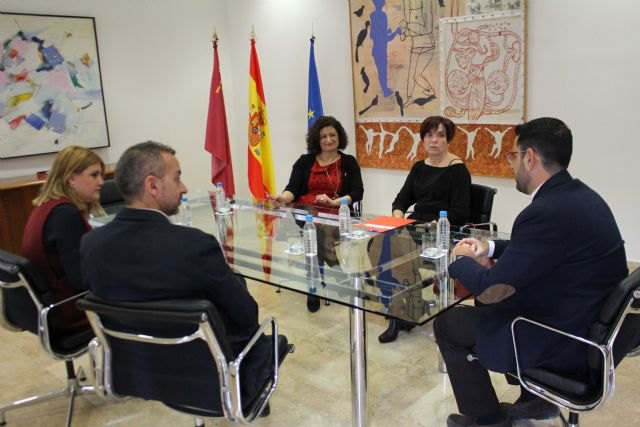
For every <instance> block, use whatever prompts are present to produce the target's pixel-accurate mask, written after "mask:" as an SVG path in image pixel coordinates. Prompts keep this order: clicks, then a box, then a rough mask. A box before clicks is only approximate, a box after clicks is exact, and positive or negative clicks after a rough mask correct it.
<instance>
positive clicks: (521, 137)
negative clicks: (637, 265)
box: [434, 118, 628, 427]
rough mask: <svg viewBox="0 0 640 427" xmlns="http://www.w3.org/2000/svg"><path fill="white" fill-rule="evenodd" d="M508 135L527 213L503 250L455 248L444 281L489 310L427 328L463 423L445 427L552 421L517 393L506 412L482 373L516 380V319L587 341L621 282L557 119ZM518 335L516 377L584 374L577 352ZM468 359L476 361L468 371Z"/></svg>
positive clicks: (610, 240) (603, 218)
mask: <svg viewBox="0 0 640 427" xmlns="http://www.w3.org/2000/svg"><path fill="white" fill-rule="evenodd" d="M515 132H516V136H517V140H516V151H511V152H508V153H506V155H507V159H508V160H509V162H510V164H511V167H512V169H513V171H514V174H515V179H516V188H517V189H518V190H519V191H521V192H523V193H525V194H529V195H530V196H531V203H530V204H529V205H528V206H527V207H526V208H525V209H524V210H523V211H522V212H521V213H520V214H519V215H518V217H517V218H516V220H515V222H514V224H513V229H512V232H511V239H510V240H509V241H495V242H485V243H483V242H480V241H478V240H476V239H472V238H469V239H463V240H462V241H461V242H460V243H459V244H458V245H457V246H456V247H455V248H454V250H453V252H452V254H453V256H457V257H458V258H457V259H456V261H454V262H453V263H452V264H451V265H450V266H449V272H450V274H451V277H453V278H455V279H459V280H460V281H461V282H462V283H464V285H465V287H466V288H467V289H469V291H471V292H472V293H473V294H474V295H476V296H478V298H479V300H480V301H483V299H484V300H485V301H487V300H488V301H489V302H493V303H492V304H488V305H485V306H478V307H470V306H460V307H454V308H453V309H451V310H449V311H447V312H445V313H443V314H442V316H440V317H438V318H437V319H436V321H435V323H434V332H435V336H436V341H437V343H438V346H439V347H440V351H441V353H442V356H443V358H444V361H445V363H446V366H447V371H448V374H449V379H450V381H451V385H452V388H453V393H454V396H455V398H456V402H457V404H458V409H459V410H460V413H461V414H451V415H449V418H448V419H447V426H449V427H457V426H494V427H497V426H500V427H502V426H511V425H512V421H515V420H518V419H543V418H553V417H554V416H556V415H558V412H559V411H558V408H557V407H555V406H554V405H553V404H551V403H548V402H546V401H544V400H542V399H540V398H538V397H535V396H533V395H532V394H530V393H528V392H526V391H525V390H524V389H522V390H521V396H520V398H519V399H518V400H517V401H516V402H515V403H514V404H508V403H502V404H500V403H499V402H498V398H497V396H496V393H495V390H494V389H493V386H492V384H491V379H490V377H489V372H488V371H489V370H491V371H494V372H503V373H504V372H512V371H515V370H516V364H515V355H514V350H513V342H512V338H511V330H510V326H511V321H512V320H513V319H514V318H516V317H517V316H524V317H527V318H530V319H533V320H536V321H539V322H542V323H545V324H547V325H549V326H553V327H555V328H558V329H560V330H563V331H566V332H568V333H570V334H575V335H579V336H586V335H587V332H588V329H589V327H590V326H591V325H592V324H593V322H594V320H595V317H596V315H597V313H598V312H599V308H600V306H601V305H602V303H603V301H604V300H605V298H606V297H607V296H608V295H609V294H610V292H611V291H612V290H613V289H614V288H615V286H616V285H617V284H618V282H619V281H620V280H622V279H623V278H624V277H625V276H626V275H627V274H628V270H627V264H626V255H625V250H624V241H623V240H622V237H621V236H620V231H619V230H618V226H617V225H616V222H615V219H614V217H613V214H612V212H611V210H610V209H609V206H608V205H607V204H606V202H605V201H604V200H603V199H602V198H601V197H600V196H599V195H598V194H597V193H596V192H595V191H593V190H592V189H591V188H589V187H588V186H587V185H585V184H584V183H582V182H581V181H580V180H578V179H574V178H572V177H571V175H570V174H569V172H568V171H567V167H568V166H569V161H570V160H571V153H572V135H571V130H570V129H569V128H568V127H567V126H566V125H565V124H564V123H563V122H562V121H560V120H558V119H554V118H540V119H536V120H532V121H530V122H528V123H525V124H521V125H518V126H516V128H515ZM484 255H488V256H489V257H492V258H495V259H497V260H498V262H497V263H496V264H495V266H493V267H491V268H487V267H484V266H482V265H480V264H479V263H478V262H476V261H475V259H474V258H475V257H478V256H484ZM496 295H499V296H500V298H499V299H498V298H495V296H496ZM492 299H493V301H491V300H492ZM520 329H521V330H520V331H519V334H518V337H519V338H518V341H519V342H520V343H521V345H520V347H521V351H519V353H521V355H520V358H521V360H520V366H521V368H528V367H536V366H539V367H546V368H550V369H553V370H556V371H560V372H573V373H581V372H586V370H587V359H586V357H584V347H582V346H581V344H579V343H577V342H575V341H574V342H568V341H567V340H563V339H562V338H560V337H559V336H558V335H550V334H549V332H546V331H545V330H543V329H540V328H532V327H523V328H520ZM470 354H473V355H475V356H476V357H477V359H474V360H472V361H469V360H468V358H467V357H468V355H470Z"/></svg>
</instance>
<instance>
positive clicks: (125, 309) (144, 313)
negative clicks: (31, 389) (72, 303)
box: [77, 293, 294, 426]
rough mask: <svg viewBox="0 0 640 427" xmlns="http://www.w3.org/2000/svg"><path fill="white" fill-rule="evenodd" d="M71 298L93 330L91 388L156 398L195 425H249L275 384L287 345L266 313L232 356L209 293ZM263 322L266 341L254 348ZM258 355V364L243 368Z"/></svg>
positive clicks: (109, 393) (290, 349) (289, 349)
mask: <svg viewBox="0 0 640 427" xmlns="http://www.w3.org/2000/svg"><path fill="white" fill-rule="evenodd" d="M77 305H78V308H80V309H82V310H85V312H86V314H87V317H88V318H89V321H90V322H91V325H92V327H93V329H94V331H95V333H96V339H95V340H93V341H92V343H91V345H90V356H91V359H92V362H93V364H94V366H95V367H96V389H97V392H98V394H100V395H102V396H134V397H139V398H143V399H147V400H155V401H159V402H162V403H163V404H165V405H166V406H168V407H170V408H172V409H174V410H177V411H180V412H184V413H187V414H190V415H193V416H194V417H195V423H196V426H203V425H204V421H203V418H209V417H225V418H226V419H227V420H229V421H230V422H232V423H243V424H248V423H250V422H252V421H253V420H254V419H255V418H256V417H258V416H260V415H261V414H262V412H263V411H264V409H265V407H267V404H268V401H269V398H270V397H271V395H272V394H273V392H274V391H275V389H276V385H277V382H278V367H279V365H280V364H281V363H282V361H283V360H284V358H285V357H286V355H287V353H289V352H293V350H294V346H293V345H290V344H288V343H287V341H286V338H285V337H283V336H278V324H277V322H276V319H275V318H273V317H268V318H267V319H266V320H264V321H263V323H262V324H261V325H260V327H259V328H258V330H257V331H256V332H255V334H254V335H253V337H252V339H251V340H250V341H249V343H248V344H247V345H246V347H245V348H244V349H243V350H242V352H241V353H240V354H238V356H236V357H235V358H234V355H233V352H232V350H231V345H230V343H229V341H228V339H227V337H226V332H225V330H224V324H223V323H222V321H221V320H220V315H219V313H218V311H217V309H216V307H215V306H214V305H213V304H212V303H211V302H210V301H208V300H199V299H185V300H162V301H150V302H116V301H106V300H103V299H100V298H98V297H96V296H95V295H93V294H91V293H89V294H87V295H86V296H85V297H84V298H82V299H80V300H79V301H78V303H77ZM269 326H271V332H272V336H271V341H270V344H268V345H266V346H264V347H262V348H263V350H255V352H254V351H253V350H254V349H259V346H256V343H257V342H258V340H261V339H264V340H266V339H267V338H268V337H266V336H264V335H263V332H264V331H265V330H266V329H267V328H268V327H269ZM265 349H267V350H268V353H267V352H266V351H265ZM256 352H257V354H256ZM141 360H143V362H141ZM258 360H260V361H261V362H260V363H262V365H260V366H261V368H260V369H254V370H250V369H251V366H252V365H251V363H254V362H255V361H258ZM243 362H244V363H243ZM247 364H249V365H248V366H245V365H247ZM254 366H255V364H254ZM265 367H266V368H268V369H266V370H265V369H264V368H265ZM258 372H260V373H262V374H261V375H260V377H259V375H257V373H258ZM245 377H246V378H245ZM258 377H259V378H258ZM243 378H244V380H243ZM254 379H255V381H254ZM247 380H248V381H247ZM247 387H248V388H250V389H251V390H248V389H247ZM265 415H266V414H265Z"/></svg>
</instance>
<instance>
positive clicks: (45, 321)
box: [0, 250, 93, 360]
mask: <svg viewBox="0 0 640 427" xmlns="http://www.w3.org/2000/svg"><path fill="white" fill-rule="evenodd" d="M0 285H2V286H1V289H0V292H2V298H0V318H1V320H2V323H3V325H4V326H5V327H8V328H9V329H18V330H27V331H30V332H32V333H34V334H36V335H38V338H39V340H40V344H41V346H42V347H43V348H44V350H45V351H47V352H48V353H49V354H50V355H51V356H53V357H55V358H57V359H64V360H71V359H73V358H75V357H76V356H78V355H80V354H82V353H84V352H85V351H86V349H87V344H88V343H89V341H90V340H91V339H92V338H93V332H92V331H91V328H90V327H89V325H88V324H87V323H86V321H85V323H82V322H74V323H73V324H69V323H68V321H67V317H66V314H68V313H69V312H70V311H71V312H74V313H76V314H78V313H77V309H76V308H75V306H73V299H74V298H77V297H79V294H78V295H76V296H75V297H71V298H69V299H68V300H65V301H55V297H54V294H53V292H52V291H51V287H50V286H49V282H48V281H47V279H46V278H45V276H44V275H43V274H42V273H41V272H40V271H39V270H38V268H37V267H36V266H35V265H33V264H32V263H31V262H30V261H29V260H28V259H27V258H24V257H21V256H19V255H15V254H12V253H9V252H6V251H3V250H0ZM79 314H81V313H79Z"/></svg>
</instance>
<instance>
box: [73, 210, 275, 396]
mask: <svg viewBox="0 0 640 427" xmlns="http://www.w3.org/2000/svg"><path fill="white" fill-rule="evenodd" d="M80 254H81V265H82V276H83V280H84V281H85V283H86V284H87V285H88V286H89V288H90V289H91V291H92V292H93V293H94V294H95V295H96V296H98V297H100V298H103V299H105V300H115V301H151V300H160V299H182V298H199V299H208V300H210V301H212V302H213V303H214V304H215V306H216V307H217V308H218V311H219V312H220V315H221V318H222V322H223V323H224V326H225V328H226V332H227V337H228V339H229V341H230V342H231V346H232V350H233V352H234V355H237V354H238V353H239V352H240V350H242V348H243V347H244V346H245V345H246V343H247V342H248V340H249V338H250V337H251V336H252V335H253V334H254V333H255V331H256V330H257V329H258V305H257V304H256V302H255V300H254V299H253V297H252V296H251V295H250V294H249V291H248V290H247V287H246V284H245V281H244V279H243V278H242V277H240V276H237V275H235V274H234V273H233V271H232V270H231V268H230V267H229V266H228V265H227V263H226V261H225V259H224V257H223V255H222V251H221V248H220V245H219V244H218V241H217V240H216V238H215V237H213V236H212V235H210V234H207V233H204V232H202V231H200V230H198V229H196V228H191V227H183V226H179V225H174V224H171V223H170V222H169V220H168V219H167V217H165V216H164V215H163V214H162V213H160V212H158V211H152V210H145V209H130V208H126V209H124V210H122V211H121V212H120V213H118V214H117V215H116V217H115V218H114V220H113V221H111V222H110V223H109V224H107V225H105V226H103V227H100V228H97V229H95V230H93V231H90V232H89V233H87V234H85V236H84V237H83V239H82V243H81V247H80ZM165 329H166V328H165ZM166 332H167V333H168V334H170V335H171V334H172V333H176V334H178V333H183V332H184V331H166ZM170 335H169V336H170ZM263 338H264V337H263ZM262 341H264V343H263V344H264V345H265V346H266V347H264V348H258V349H257V350H256V351H257V352H266V356H265V357H264V358H263V360H253V361H252V362H250V363H247V366H245V364H243V367H244V369H250V370H251V371H252V372H253V374H252V375H244V376H243V379H244V380H247V381H251V382H253V381H256V382H257V383H259V382H260V381H259V378H258V377H262V378H266V375H268V374H269V373H270V371H271V363H272V362H271V360H270V351H269V350H268V346H269V340H267V339H264V340H262ZM169 347H170V346H169ZM259 347H260V346H259ZM161 351H164V350H161ZM134 352H135V351H134ZM185 353H188V352H185ZM247 362H249V361H248V360H247ZM114 363H117V361H114ZM157 363H159V362H156V360H155V359H154V358H153V357H151V356H150V355H149V354H142V353H141V354H140V355H139V357H138V358H137V359H135V360H130V361H128V362H127V365H130V366H125V367H123V369H125V370H126V369H131V366H139V367H141V368H144V369H156V370H159V371H163V372H164V370H166V366H157V365H156V364H157ZM180 363H183V364H185V365H184V366H183V367H181V368H180V369H177V368H176V374H175V375H174V376H173V377H172V376H171V375H168V376H167V378H166V381H167V382H166V383H165V386H168V387H170V386H171V384H174V383H175V384H179V383H183V382H184V381H192V383H193V385H194V386H193V393H192V394H193V396H191V397H190V398H189V399H187V401H193V402H200V401H201V397H202V396H199V395H202V394H203V393H202V392H201V391H202V388H198V386H197V385H198V384H201V383H203V382H206V381H208V379H207V378H206V375H205V376H203V372H205V371H206V370H207V364H206V363H205V362H204V361H202V360H199V359H198V358H196V357H193V356H192V355H190V354H183V357H182V358H181V361H176V365H179V364H180ZM121 370H122V369H121ZM256 372H257V373H256ZM114 380H115V379H114ZM119 380H120V381H126V378H122V377H120V379H119ZM167 384H168V385H167ZM146 386H149V385H145V384H128V385H127V386H126V387H127V388H128V389H130V388H131V387H146ZM211 393H212V394H215V393H216V392H215V391H211ZM218 397H219V396H218ZM185 398H186V396H185Z"/></svg>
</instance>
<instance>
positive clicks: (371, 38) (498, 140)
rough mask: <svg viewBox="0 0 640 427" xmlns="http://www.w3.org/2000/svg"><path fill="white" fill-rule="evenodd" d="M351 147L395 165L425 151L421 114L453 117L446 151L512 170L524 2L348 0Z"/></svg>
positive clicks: (489, 168) (363, 159) (490, 172)
mask: <svg viewBox="0 0 640 427" xmlns="http://www.w3.org/2000/svg"><path fill="white" fill-rule="evenodd" d="M350 7H351V11H352V14H351V40H352V63H353V82H354V105H355V110H356V111H355V115H356V156H357V158H358V162H359V163H360V165H361V166H363V167H373V168H385V169H403V170H408V169H409V168H410V167H411V165H412V164H413V163H414V162H415V161H417V160H420V159H423V158H425V156H426V154H425V152H424V148H423V147H422V144H421V142H422V141H421V140H420V135H419V128H420V123H421V122H422V120H424V119H425V118H426V117H428V116H431V115H438V114H439V115H443V116H446V117H448V118H450V119H451V120H453V122H454V123H456V125H457V126H456V134H455V136H454V139H453V141H452V142H451V145H450V151H451V152H453V153H455V154H457V155H458V156H460V157H461V158H462V159H464V161H465V163H466V165H467V167H468V168H469V171H470V172H471V173H472V174H474V175H485V176H498V177H506V176H511V169H510V167H509V164H508V162H507V160H506V158H505V156H504V153H505V152H506V151H511V150H513V148H512V147H513V141H514V138H515V134H514V131H513V128H514V125H515V124H518V123H522V122H523V120H524V93H525V89H524V66H525V64H524V58H525V56H524V34H525V19H524V3H523V2H521V1H519V0H511V1H508V0H504V1H500V0H485V1H479V0H467V2H465V1H459V0H388V1H385V0H350Z"/></svg>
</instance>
